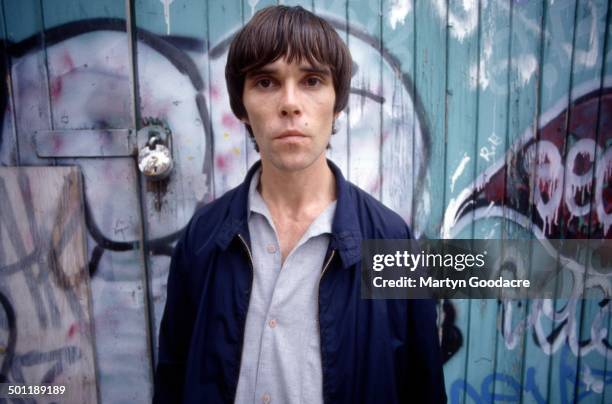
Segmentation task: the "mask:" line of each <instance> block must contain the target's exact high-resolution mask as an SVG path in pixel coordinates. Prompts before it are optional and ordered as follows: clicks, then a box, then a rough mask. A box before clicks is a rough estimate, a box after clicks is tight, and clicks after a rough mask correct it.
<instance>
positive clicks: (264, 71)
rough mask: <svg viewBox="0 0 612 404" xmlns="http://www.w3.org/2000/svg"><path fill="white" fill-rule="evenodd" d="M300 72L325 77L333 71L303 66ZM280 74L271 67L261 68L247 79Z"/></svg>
mask: <svg viewBox="0 0 612 404" xmlns="http://www.w3.org/2000/svg"><path fill="white" fill-rule="evenodd" d="M299 69H300V71H302V72H304V73H316V74H321V75H323V76H330V75H331V70H330V69H329V67H326V66H311V65H302V66H300V67H299ZM277 72H278V69H275V68H271V67H265V66H264V67H261V68H259V69H255V70H252V71H250V72H248V73H247V74H246V77H247V78H249V77H255V76H266V75H270V76H273V75H275V74H276V73H277Z"/></svg>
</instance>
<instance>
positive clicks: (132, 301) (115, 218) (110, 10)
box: [26, 0, 152, 402]
mask: <svg viewBox="0 0 612 404" xmlns="http://www.w3.org/2000/svg"><path fill="white" fill-rule="evenodd" d="M110 3H113V4H110ZM121 3H123V4H118V3H117V2H114V1H110V0H109V1H105V2H95V4H94V3H91V4H90V3H82V2H79V3H78V5H75V4H77V3H75V2H72V3H71V4H72V7H69V8H68V9H63V11H64V12H61V13H59V12H58V9H55V8H52V7H44V6H43V10H42V21H44V22H45V24H48V26H49V29H48V30H47V31H46V35H45V40H46V42H45V44H46V47H45V48H44V51H43V52H42V53H43V55H44V56H46V57H45V58H44V61H45V64H46V70H47V71H48V86H47V90H48V96H47V99H49V101H50V105H49V111H50V118H51V119H50V120H51V125H50V126H51V127H50V128H49V129H123V128H128V127H133V123H134V117H133V108H132V92H131V82H130V74H129V72H130V70H131V68H132V66H131V64H130V59H129V56H128V55H129V54H130V52H129V49H128V44H129V42H128V37H127V35H126V33H125V22H124V19H125V10H124V7H125V3H124V2H121ZM45 5H46V3H45ZM105 6H106V7H105ZM60 8H61V7H60ZM60 11H62V10H60ZM115 17H119V18H118V19H113V18H115ZM45 28H46V27H45ZM36 102H38V100H36ZM26 116H27V114H26ZM92 147H95V146H94V145H93V144H92ZM57 162H58V163H59V164H62V165H66V164H78V165H79V166H80V167H81V170H82V172H83V178H84V180H85V192H86V194H85V202H86V212H87V218H88V219H87V224H88V230H89V233H90V238H89V240H88V247H89V251H90V254H91V257H92V258H91V263H90V270H91V273H92V295H93V309H94V317H95V319H96V324H97V325H98V326H97V327H95V332H96V338H95V340H96V352H97V353H98V354H99V357H98V358H99V368H98V369H99V375H98V376H99V379H98V383H99V391H100V397H101V399H102V400H103V401H109V402H115V401H120V400H125V399H127V400H136V399H137V398H138V397H144V399H145V400H148V399H150V394H151V391H152V379H151V375H152V368H151V363H152V362H151V355H150V347H149V345H150V341H149V326H148V319H147V316H148V313H147V309H146V300H145V299H146V297H145V296H146V293H145V292H144V291H145V290H146V283H145V282H144V279H145V277H146V274H145V272H144V264H145V263H144V261H143V260H142V257H141V252H140V246H142V241H141V232H140V227H141V224H140V220H141V217H140V204H139V199H138V193H137V191H138V181H137V173H136V171H135V167H134V161H133V159H132V158H116V159H115V158H113V159H87V160H77V159H61V160H57ZM117 340H121V341H122V342H123V343H121V344H117V343H116V342H117ZM118 379H119V380H122V382H121V383H117V380H118Z"/></svg>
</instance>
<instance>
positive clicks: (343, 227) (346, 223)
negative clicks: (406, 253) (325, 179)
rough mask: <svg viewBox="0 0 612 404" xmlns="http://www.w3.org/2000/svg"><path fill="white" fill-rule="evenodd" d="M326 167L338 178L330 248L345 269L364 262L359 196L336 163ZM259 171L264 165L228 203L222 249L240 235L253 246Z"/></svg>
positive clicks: (256, 166)
mask: <svg viewBox="0 0 612 404" xmlns="http://www.w3.org/2000/svg"><path fill="white" fill-rule="evenodd" d="M327 164H328V165H329V168H330V169H331V170H332V172H333V174H334V177H335V178H336V196H337V200H336V206H335V209H334V213H333V220H332V225H331V242H330V248H332V249H335V250H337V251H338V255H339V256H340V258H341V260H342V264H343V266H344V267H349V266H351V265H353V264H355V263H357V262H358V261H359V260H360V259H361V240H362V235H361V230H360V229H359V224H358V218H359V217H360V215H359V214H358V213H359V212H357V209H356V206H355V198H356V195H354V193H355V192H357V191H356V189H355V188H354V186H353V187H352V186H351V184H350V183H349V182H348V181H346V180H345V179H344V176H343V175H342V172H341V171H340V169H339V168H338V167H337V166H336V165H335V164H334V163H332V162H331V161H330V160H327ZM260 168H261V161H257V162H256V163H255V164H253V166H252V167H251V168H250V169H249V171H248V173H247V175H246V177H245V179H244V181H243V182H242V184H241V185H239V186H238V187H237V188H236V189H235V192H234V193H233V195H232V197H231V199H230V201H229V212H228V214H227V217H226V219H225V222H224V223H223V225H222V227H221V229H220V231H219V234H218V236H217V243H218V244H219V246H220V247H221V248H223V249H226V248H227V247H228V246H229V244H230V242H231V241H232V239H233V238H234V237H237V236H238V235H240V236H242V237H243V238H244V239H246V241H247V243H249V244H250V236H249V229H248V217H249V214H250V209H249V190H250V188H251V182H252V180H253V177H254V176H255V174H257V173H258V171H259V170H260ZM257 183H258V182H257ZM257 183H256V184H257ZM255 186H256V185H255ZM260 197H261V195H260ZM262 200H263V199H262Z"/></svg>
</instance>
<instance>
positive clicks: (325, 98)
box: [242, 58, 337, 171]
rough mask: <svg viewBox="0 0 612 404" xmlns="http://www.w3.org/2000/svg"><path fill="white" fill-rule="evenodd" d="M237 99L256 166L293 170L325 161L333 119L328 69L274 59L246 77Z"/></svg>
mask: <svg viewBox="0 0 612 404" xmlns="http://www.w3.org/2000/svg"><path fill="white" fill-rule="evenodd" d="M242 100H243V103H244V107H245V109H246V112H247V116H246V117H245V118H244V119H243V121H244V122H245V123H247V124H249V125H251V128H252V130H253V134H254V136H255V141H256V142H257V145H258V146H259V152H260V154H261V159H262V161H264V162H269V163H271V164H272V165H273V166H274V167H275V168H276V169H278V170H282V171H299V170H302V169H304V168H307V167H309V166H310V165H311V164H313V163H314V162H315V161H318V160H319V159H324V158H325V149H326V147H327V144H328V143H329V138H330V136H331V130H332V122H333V119H334V116H335V115H337V114H334V102H335V100H336V95H335V92H334V86H333V83H332V76H331V72H330V69H329V67H327V66H321V65H317V66H312V65H311V64H309V63H308V62H305V61H301V62H295V61H294V62H292V63H287V61H286V59H285V58H281V59H278V60H276V61H275V62H273V63H268V64H267V65H265V66H263V67H262V68H261V69H258V70H256V71H253V72H251V73H249V74H247V76H246V80H245V84H244V91H243V97H242Z"/></svg>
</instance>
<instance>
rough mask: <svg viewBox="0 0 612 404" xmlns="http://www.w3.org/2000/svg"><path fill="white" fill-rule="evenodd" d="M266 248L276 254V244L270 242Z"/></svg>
mask: <svg viewBox="0 0 612 404" xmlns="http://www.w3.org/2000/svg"><path fill="white" fill-rule="evenodd" d="M266 250H268V252H269V253H270V254H274V253H275V252H276V246H275V245H274V244H268V246H267V247H266Z"/></svg>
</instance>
